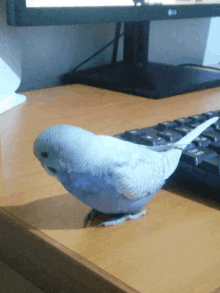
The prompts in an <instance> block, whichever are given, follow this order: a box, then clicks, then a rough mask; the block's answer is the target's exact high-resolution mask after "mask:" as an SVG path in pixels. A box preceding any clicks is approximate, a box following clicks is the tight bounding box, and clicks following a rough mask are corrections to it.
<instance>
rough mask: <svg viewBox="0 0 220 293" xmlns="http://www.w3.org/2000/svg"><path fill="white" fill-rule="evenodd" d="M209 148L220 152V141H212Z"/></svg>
mask: <svg viewBox="0 0 220 293" xmlns="http://www.w3.org/2000/svg"><path fill="white" fill-rule="evenodd" d="M208 148H209V149H212V150H213V151H215V152H216V153H219V154H220V141H217V142H213V143H211V144H210V145H209V146H208Z"/></svg>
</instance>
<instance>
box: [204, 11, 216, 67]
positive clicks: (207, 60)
mask: <svg viewBox="0 0 220 293" xmlns="http://www.w3.org/2000/svg"><path fill="white" fill-rule="evenodd" d="M217 63H220V17H213V18H212V19H211V22H210V28H209V34H208V38H207V45H206V51H205V54H204V60H203V64H204V65H209V64H217Z"/></svg>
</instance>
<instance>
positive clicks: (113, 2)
mask: <svg viewBox="0 0 220 293" xmlns="http://www.w3.org/2000/svg"><path fill="white" fill-rule="evenodd" d="M143 3H144V5H146V4H150V5H154V4H158V5H159V4H161V5H183V4H187V5H189V4H190V5H197V4H215V3H216V4H217V3H220V0H144V1H143V2H141V1H140V2H136V3H135V1H133V0H102V1H101V2H100V0H94V1H93V0H80V1H77V0H75V1H72V0H55V1H53V0H26V6H27V7H29V8H31V7H36V8H37V7H48V8H49V7H57V8H58V7H100V6H104V7H109V6H113V7H114V6H115V7H117V6H134V5H139V6H140V5H141V4H143Z"/></svg>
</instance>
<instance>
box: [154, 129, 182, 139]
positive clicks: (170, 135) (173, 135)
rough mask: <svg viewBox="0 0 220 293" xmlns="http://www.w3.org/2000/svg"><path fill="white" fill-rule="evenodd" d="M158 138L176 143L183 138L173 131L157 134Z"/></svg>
mask: <svg viewBox="0 0 220 293" xmlns="http://www.w3.org/2000/svg"><path fill="white" fill-rule="evenodd" d="M157 134H158V136H160V137H163V138H164V139H165V140H166V141H169V142H175V141H178V140H180V139H181V138H182V135H181V134H180V133H178V132H175V131H172V130H165V131H161V132H158V133H157Z"/></svg>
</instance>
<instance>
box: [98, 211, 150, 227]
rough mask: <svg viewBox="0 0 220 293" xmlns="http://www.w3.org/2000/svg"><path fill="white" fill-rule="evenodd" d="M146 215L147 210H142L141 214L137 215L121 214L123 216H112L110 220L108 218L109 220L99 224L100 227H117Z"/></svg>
mask: <svg viewBox="0 0 220 293" xmlns="http://www.w3.org/2000/svg"><path fill="white" fill-rule="evenodd" d="M146 213H147V210H143V211H141V212H138V213H132V214H123V215H118V216H117V215H114V216H112V218H110V220H108V221H106V222H103V223H101V224H100V226H105V227H107V226H113V225H118V224H121V223H123V222H124V221H127V220H134V219H138V218H140V217H142V216H144V215H145V214H146Z"/></svg>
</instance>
